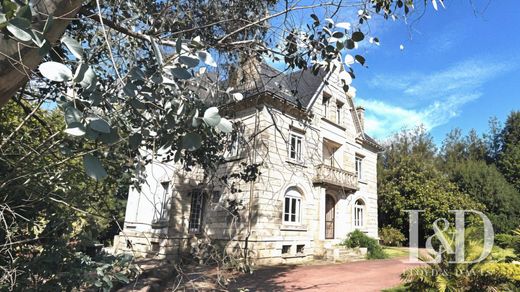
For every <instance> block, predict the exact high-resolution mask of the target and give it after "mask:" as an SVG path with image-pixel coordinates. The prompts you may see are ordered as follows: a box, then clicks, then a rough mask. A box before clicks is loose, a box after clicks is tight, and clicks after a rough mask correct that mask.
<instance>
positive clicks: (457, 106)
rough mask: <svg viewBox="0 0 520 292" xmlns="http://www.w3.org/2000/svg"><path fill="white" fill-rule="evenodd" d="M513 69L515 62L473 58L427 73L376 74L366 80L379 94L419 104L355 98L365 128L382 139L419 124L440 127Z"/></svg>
mask: <svg viewBox="0 0 520 292" xmlns="http://www.w3.org/2000/svg"><path fill="white" fill-rule="evenodd" d="M515 67H516V62H509V63H500V62H496V61H492V60H490V59H485V58H478V59H477V58H473V59H468V60H465V61H463V62H460V63H458V64H455V65H453V66H450V67H448V68H446V69H443V70H440V71H437V72H431V73H428V74H427V73H420V72H412V73H410V74H407V75H404V76H403V75H402V74H395V73H394V74H385V75H377V76H376V77H375V78H373V79H372V80H371V81H370V85H371V86H372V87H376V88H378V89H381V91H383V92H385V91H386V92H389V91H395V92H398V93H400V94H401V95H402V98H401V99H400V100H401V101H402V100H407V99H408V100H411V99H413V100H415V101H419V102H418V103H417V104H419V106H414V107H410V104H408V105H406V106H404V105H401V104H392V103H389V102H386V101H381V100H375V99H358V103H360V104H361V105H364V106H365V108H366V110H367V111H366V118H365V129H366V131H367V132H368V133H369V134H371V135H373V136H375V137H377V138H385V137H388V136H389V135H391V134H392V133H394V132H396V131H399V130H401V129H409V128H413V127H416V126H419V125H421V124H422V125H424V126H425V127H426V128H427V129H433V128H435V127H438V126H441V125H444V124H446V123H448V122H449V121H450V120H451V119H452V118H454V117H457V116H458V115H460V113H461V111H462V107H463V106H464V105H465V104H467V103H469V102H471V101H474V100H476V99H478V98H480V96H481V95H482V92H481V91H482V90H481V88H482V87H483V86H484V85H485V84H487V83H488V82H490V81H491V80H492V79H493V78H495V77H497V76H499V75H500V74H504V73H506V72H508V71H510V70H512V69H514V68H515Z"/></svg>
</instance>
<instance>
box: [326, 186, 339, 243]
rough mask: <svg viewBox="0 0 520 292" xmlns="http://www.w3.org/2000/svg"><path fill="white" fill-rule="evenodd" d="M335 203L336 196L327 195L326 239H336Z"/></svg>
mask: <svg viewBox="0 0 520 292" xmlns="http://www.w3.org/2000/svg"><path fill="white" fill-rule="evenodd" d="M334 205H336V201H335V200H334V198H333V197H332V196H331V195H325V239H334Z"/></svg>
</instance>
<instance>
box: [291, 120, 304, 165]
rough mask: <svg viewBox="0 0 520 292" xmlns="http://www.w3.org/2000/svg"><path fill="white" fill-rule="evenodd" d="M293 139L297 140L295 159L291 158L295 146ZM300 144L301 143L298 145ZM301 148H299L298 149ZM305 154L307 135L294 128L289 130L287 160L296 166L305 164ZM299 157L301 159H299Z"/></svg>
mask: <svg viewBox="0 0 520 292" xmlns="http://www.w3.org/2000/svg"><path fill="white" fill-rule="evenodd" d="M293 138H294V139H295V141H294V143H295V146H296V149H295V150H294V155H295V157H294V158H293V157H291V155H292V153H291V152H293V149H292V147H293V146H292V144H293ZM298 142H299V143H300V144H299V145H298ZM298 146H299V148H298ZM304 153H305V134H303V133H301V132H300V131H295V130H294V129H293V128H291V129H290V130H289V140H288V143H287V160H288V161H289V162H292V163H296V164H304V160H305V157H304ZM298 156H299V157H298Z"/></svg>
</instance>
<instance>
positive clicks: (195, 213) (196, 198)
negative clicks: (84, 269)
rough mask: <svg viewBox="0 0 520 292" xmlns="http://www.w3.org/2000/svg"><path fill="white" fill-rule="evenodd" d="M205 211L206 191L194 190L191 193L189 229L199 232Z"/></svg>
mask: <svg viewBox="0 0 520 292" xmlns="http://www.w3.org/2000/svg"><path fill="white" fill-rule="evenodd" d="M203 213H204V193H203V192H201V191H193V192H192V193H191V208H190V221H189V226H188V228H189V231H190V232H195V233H198V232H200V231H201V227H202V214H203Z"/></svg>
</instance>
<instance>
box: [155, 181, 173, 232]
mask: <svg viewBox="0 0 520 292" xmlns="http://www.w3.org/2000/svg"><path fill="white" fill-rule="evenodd" d="M161 187H162V190H161V191H160V195H159V197H158V198H157V197H156V198H157V200H156V201H155V203H154V208H155V209H154V214H153V220H152V223H158V222H165V221H168V212H169V208H168V203H169V198H168V197H169V196H168V194H169V191H170V182H167V181H164V182H161Z"/></svg>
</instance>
